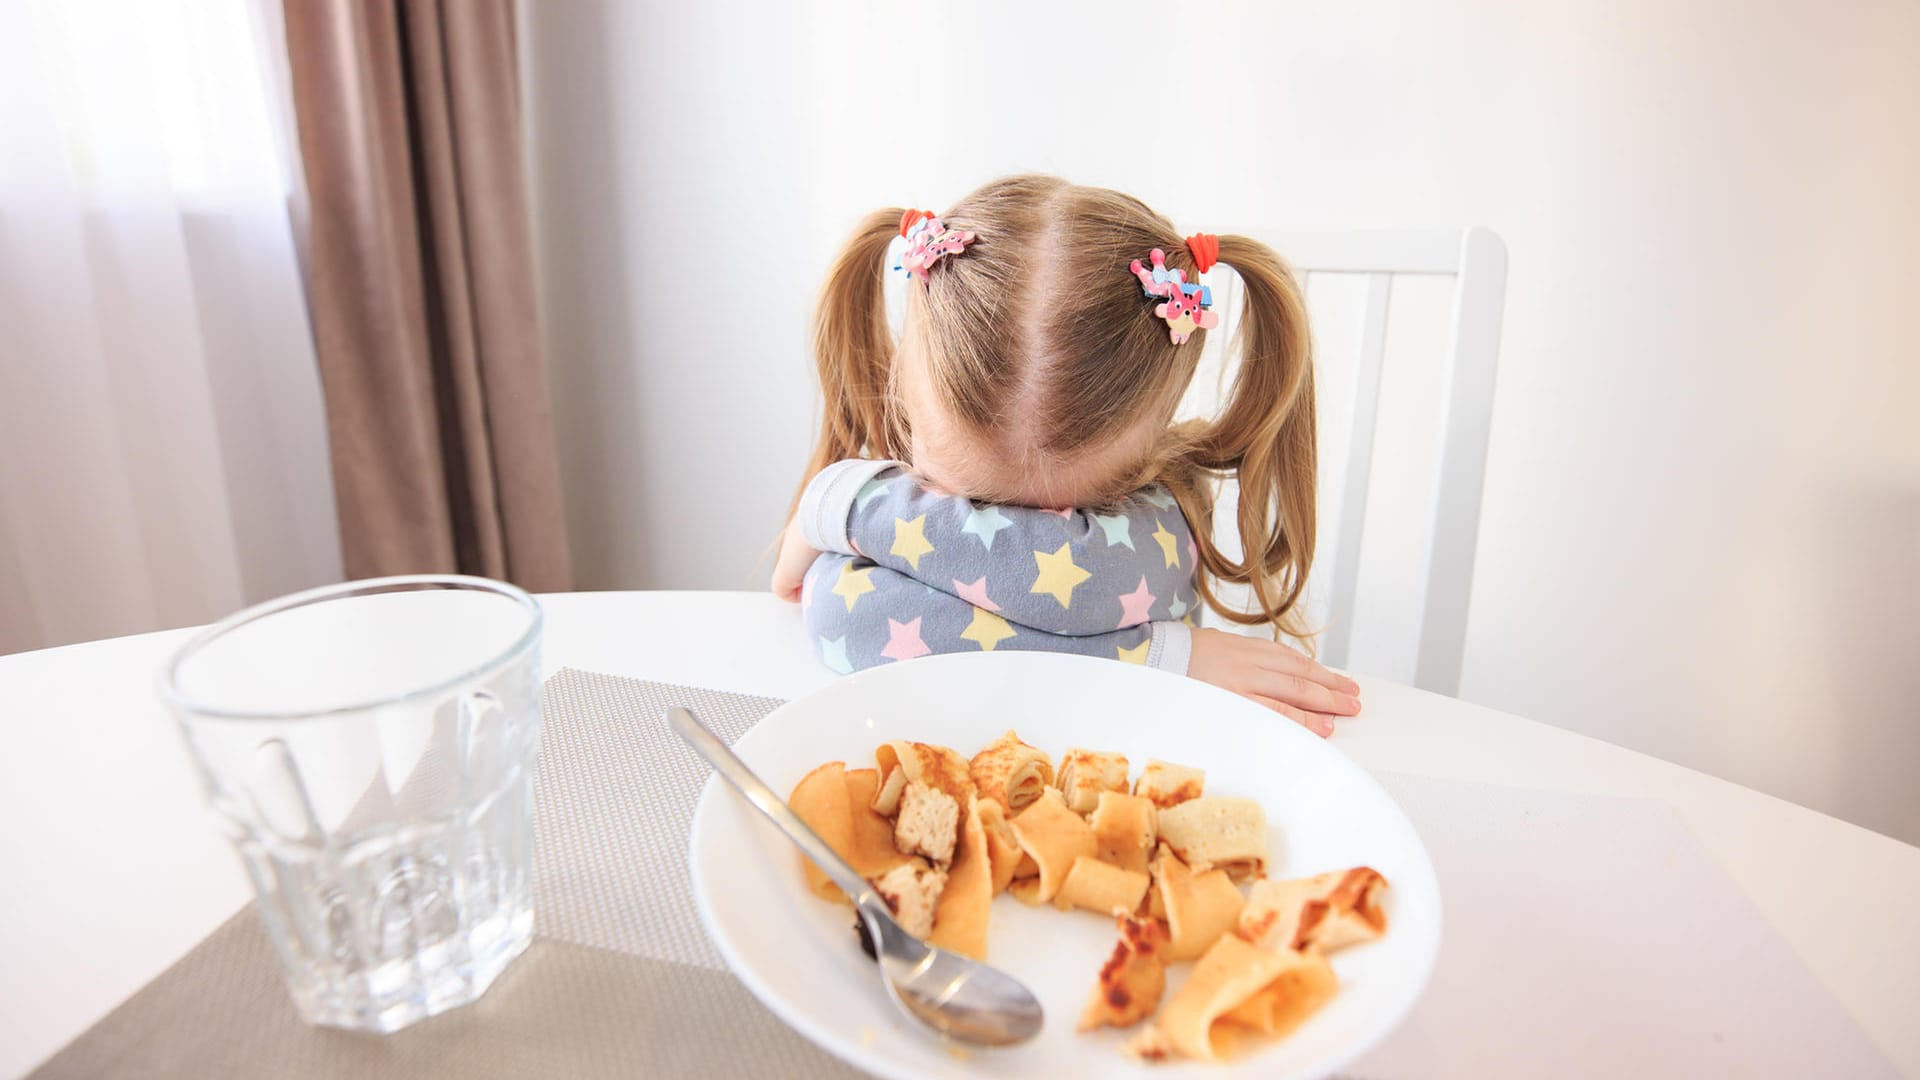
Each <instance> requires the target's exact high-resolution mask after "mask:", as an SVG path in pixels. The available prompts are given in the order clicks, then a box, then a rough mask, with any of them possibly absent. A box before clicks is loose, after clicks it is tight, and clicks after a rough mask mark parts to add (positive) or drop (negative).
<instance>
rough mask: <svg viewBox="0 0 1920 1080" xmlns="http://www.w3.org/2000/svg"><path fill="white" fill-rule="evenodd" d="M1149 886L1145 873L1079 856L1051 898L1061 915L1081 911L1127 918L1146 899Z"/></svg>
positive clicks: (1091, 857)
mask: <svg viewBox="0 0 1920 1080" xmlns="http://www.w3.org/2000/svg"><path fill="white" fill-rule="evenodd" d="M1148 884H1150V882H1149V880H1148V878H1147V875H1146V874H1144V873H1141V872H1138V871H1134V870H1122V869H1120V868H1119V867H1117V866H1114V865H1112V864H1110V863H1104V862H1101V861H1100V860H1099V859H1097V858H1095V857H1093V856H1092V855H1082V856H1080V857H1079V858H1077V859H1075V860H1073V867H1072V868H1071V869H1069V870H1068V871H1067V878H1066V880H1065V881H1062V882H1061V883H1060V891H1059V892H1058V893H1056V894H1054V897H1053V906H1054V907H1057V908H1059V909H1060V910H1062V911H1065V910H1067V909H1068V908H1081V909H1083V910H1086V911H1092V912H1096V913H1098V914H1101V915H1130V914H1132V913H1133V912H1134V911H1135V910H1136V909H1137V908H1139V906H1140V901H1141V900H1142V899H1143V898H1144V897H1145V896H1146V895H1147V885H1148Z"/></svg>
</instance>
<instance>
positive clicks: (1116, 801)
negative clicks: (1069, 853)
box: [1087, 791, 1158, 874]
mask: <svg viewBox="0 0 1920 1080" xmlns="http://www.w3.org/2000/svg"><path fill="white" fill-rule="evenodd" d="M1087 824H1089V825H1091V826H1093V839H1094V842H1095V843H1097V844H1099V845H1100V847H1099V850H1098V851H1096V852H1095V853H1094V854H1095V855H1096V856H1098V857H1099V859H1100V861H1101V862H1106V863H1112V864H1113V865H1115V866H1117V867H1119V868H1121V869H1122V870H1132V871H1135V872H1137V873H1142V874H1144V873H1146V872H1147V863H1148V862H1149V861H1150V860H1151V859H1152V858H1153V846H1154V839H1155V837H1156V836H1157V834H1158V829H1157V828H1156V827H1155V825H1154V813H1153V804H1152V803H1150V802H1148V801H1147V800H1145V799H1143V798H1140V797H1138V796H1135V795H1122V794H1121V793H1119V792H1117V791H1103V792H1101V793H1100V801H1099V803H1098V804H1097V805H1096V806H1095V807H1094V808H1093V817H1091V818H1089V819H1088V820H1087Z"/></svg>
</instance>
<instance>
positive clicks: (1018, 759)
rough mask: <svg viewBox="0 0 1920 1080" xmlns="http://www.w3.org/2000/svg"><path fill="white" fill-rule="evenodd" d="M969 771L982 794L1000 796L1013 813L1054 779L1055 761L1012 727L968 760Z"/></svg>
mask: <svg viewBox="0 0 1920 1080" xmlns="http://www.w3.org/2000/svg"><path fill="white" fill-rule="evenodd" d="M967 775H968V776H969V777H971V778H972V780H973V786H974V788H975V789H976V790H978V791H979V793H980V796H981V797H982V798H986V799H996V800H998V801H999V803H1000V805H1002V806H1004V807H1006V808H1007V810H1008V811H1009V812H1011V813H1018V812H1020V811H1021V810H1024V809H1026V808H1027V807H1028V806H1030V805H1031V804H1032V803H1033V800H1035V799H1037V798H1039V797H1040V790H1041V789H1042V788H1044V787H1046V786H1047V785H1049V784H1051V783H1053V762H1052V761H1050V760H1048V758H1047V755H1046V753H1045V752H1044V751H1041V750H1039V749H1037V748H1035V747H1032V746H1028V745H1027V744H1026V743H1023V742H1021V741H1020V736H1019V735H1017V734H1015V733H1014V732H1013V731H1012V730H1009V731H1008V732H1007V733H1006V734H1005V735H1002V736H1000V737H999V738H998V739H995V740H994V741H992V742H990V743H988V744H987V748H986V749H984V750H982V751H980V752H979V753H977V754H975V755H973V760H972V761H970V762H968V763H967Z"/></svg>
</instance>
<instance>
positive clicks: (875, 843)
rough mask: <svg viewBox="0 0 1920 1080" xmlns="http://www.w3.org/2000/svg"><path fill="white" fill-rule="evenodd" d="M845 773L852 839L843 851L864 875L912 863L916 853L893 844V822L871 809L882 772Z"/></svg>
mask: <svg viewBox="0 0 1920 1080" xmlns="http://www.w3.org/2000/svg"><path fill="white" fill-rule="evenodd" d="M846 775H847V814H848V816H849V817H850V818H851V819H852V820H851V825H852V838H851V842H850V843H849V844H848V845H847V850H846V851H844V852H841V854H842V855H845V856H846V859H847V862H848V863H850V864H852V866H853V869H854V872H855V873H857V874H859V875H860V876H861V877H864V878H874V877H879V876H880V875H881V874H884V873H886V872H887V871H889V870H891V869H893V868H894V867H896V866H899V865H900V864H901V863H906V862H912V861H913V856H911V855H906V854H903V853H902V852H901V851H900V849H899V848H896V847H895V846H894V844H893V822H891V821H888V820H887V819H886V818H884V817H881V816H880V815H879V814H877V813H875V812H874V810H873V808H872V803H873V793H874V789H875V788H877V787H878V786H879V774H878V773H877V772H875V771H874V770H872V769H849V770H847V774H846ZM835 850H838V849H835Z"/></svg>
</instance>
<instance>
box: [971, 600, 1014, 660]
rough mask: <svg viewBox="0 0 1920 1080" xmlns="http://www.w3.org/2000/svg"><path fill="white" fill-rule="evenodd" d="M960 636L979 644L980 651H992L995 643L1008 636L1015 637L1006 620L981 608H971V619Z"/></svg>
mask: <svg viewBox="0 0 1920 1080" xmlns="http://www.w3.org/2000/svg"><path fill="white" fill-rule="evenodd" d="M960 636H961V637H962V638H965V639H966V640H968V641H971V642H973V643H975V644H976V645H979V646H980V651H981V652H992V651H993V647H994V646H995V645H998V644H1000V643H1001V642H1003V641H1005V640H1007V639H1008V638H1010V637H1017V636H1018V635H1016V634H1015V633H1014V631H1013V627H1012V625H1011V624H1009V623H1008V622H1007V620H1005V619H1003V618H1001V617H1000V616H998V615H995V614H994V613H993V612H991V611H986V610H984V609H982V608H974V609H973V621H972V622H970V623H968V624H967V628H966V630H964V631H962V632H961V634H960Z"/></svg>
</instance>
